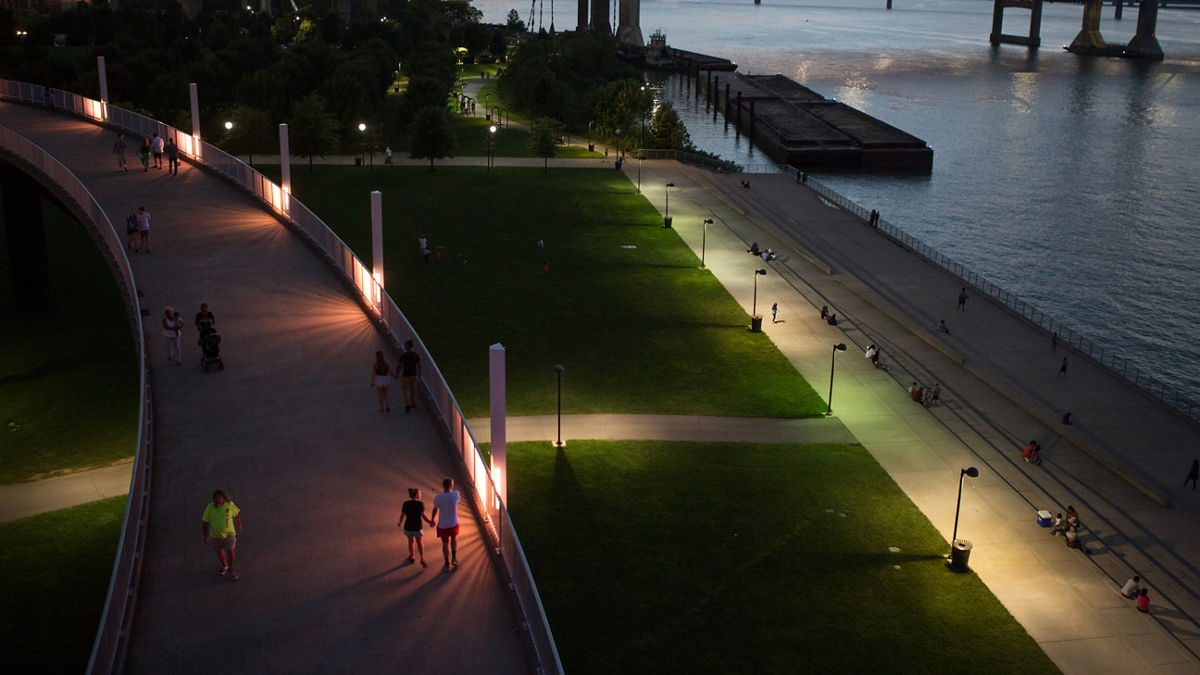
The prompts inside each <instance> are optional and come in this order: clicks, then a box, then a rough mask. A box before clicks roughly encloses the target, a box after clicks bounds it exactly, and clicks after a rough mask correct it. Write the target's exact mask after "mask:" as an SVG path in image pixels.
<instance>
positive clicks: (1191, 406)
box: [780, 165, 1200, 422]
mask: <svg viewBox="0 0 1200 675" xmlns="http://www.w3.org/2000/svg"><path fill="white" fill-rule="evenodd" d="M780 169H781V170H783V171H784V172H785V173H787V174H788V175H791V176H795V177H796V181H797V182H799V183H803V184H804V185H806V186H808V187H810V188H812V189H813V190H814V191H816V193H817V194H818V195H820V196H821V197H822V198H823V199H825V200H827V201H829V202H831V203H833V204H835V205H837V206H838V207H840V208H842V209H845V210H846V211H849V212H850V213H853V214H854V215H856V216H858V217H859V218H861V219H862V220H863V221H868V220H869V219H870V215H871V212H870V210H868V209H866V208H864V207H862V206H860V205H858V204H856V203H854V202H852V201H850V200H849V199H848V198H846V197H845V196H844V195H842V194H839V193H838V192H836V191H834V190H832V189H830V188H829V187H828V186H826V185H824V184H822V183H821V182H820V181H818V180H816V179H814V178H812V177H811V176H809V175H808V174H806V173H804V172H802V171H799V170H797V169H796V168H795V167H792V166H784V165H781V166H780ZM876 229H878V230H879V232H881V233H882V234H883V235H884V236H886V237H888V238H889V239H891V240H892V241H895V242H896V243H898V244H901V245H903V246H904V247H906V248H908V249H909V250H911V251H912V252H914V253H916V254H917V255H919V256H921V257H922V258H925V259H926V260H928V261H929V262H931V263H933V264H935V265H937V266H938V267H941V268H942V269H944V270H946V271H947V272H949V273H950V274H953V275H954V276H956V277H958V278H959V279H960V280H961V281H962V282H963V284H964V285H966V286H970V287H972V288H973V289H975V290H976V291H978V292H980V293H983V294H984V295H987V296H988V297H990V298H992V299H993V300H995V301H996V302H997V303H999V304H1001V305H1003V306H1004V307H1007V308H1008V309H1010V310H1012V311H1013V312H1015V313H1017V314H1019V315H1020V316H1021V317H1022V318H1024V319H1025V320H1027V321H1029V322H1030V323H1032V324H1034V325H1036V326H1037V327H1039V328H1041V329H1042V330H1044V331H1046V334H1047V335H1053V334H1055V333H1057V334H1058V340H1059V341H1060V342H1061V343H1062V344H1064V345H1069V346H1071V347H1073V348H1075V349H1076V350H1078V351H1079V353H1081V354H1083V355H1084V356H1086V357H1087V358H1089V359H1091V360H1092V361H1094V362H1096V363H1097V364H1098V365H1100V366H1101V367H1103V368H1107V369H1108V370H1109V371H1110V372H1112V373H1113V374H1114V375H1116V376H1117V377H1119V378H1121V379H1123V380H1125V381H1126V382H1127V383H1128V384H1130V385H1132V386H1133V387H1135V388H1137V389H1140V390H1141V391H1143V392H1145V393H1146V394H1148V395H1150V396H1152V397H1154V398H1156V399H1158V400H1159V401H1162V403H1163V404H1164V405H1166V406H1167V407H1168V408H1171V409H1173V410H1175V411H1177V412H1178V413H1179V414H1181V415H1183V416H1184V417H1186V418H1188V419H1190V420H1192V421H1194V422H1200V405H1197V404H1196V403H1195V402H1194V401H1192V400H1191V399H1190V398H1189V397H1188V396H1187V394H1185V393H1184V392H1183V391H1181V390H1180V389H1179V388H1178V387H1175V386H1172V385H1169V384H1167V383H1166V382H1164V381H1162V380H1161V379H1159V378H1158V377H1155V376H1154V375H1153V374H1151V373H1149V372H1146V371H1145V370H1143V369H1142V368H1139V367H1138V366H1135V365H1133V364H1131V363H1130V362H1129V360H1128V359H1126V358H1125V357H1123V356H1118V355H1117V354H1115V353H1113V350H1111V349H1108V348H1105V347H1103V346H1100V345H1097V344H1096V342H1095V341H1093V340H1091V339H1089V338H1087V337H1085V336H1084V335H1082V334H1081V333H1080V332H1079V331H1077V330H1075V329H1074V328H1072V327H1070V326H1068V325H1066V324H1064V323H1063V322H1061V321H1058V320H1056V319H1054V318H1053V317H1051V316H1050V315H1048V314H1046V313H1045V312H1043V311H1042V310H1041V309H1039V308H1038V307H1036V306H1034V305H1033V304H1032V303H1029V302H1026V301H1025V300H1023V299H1021V298H1020V296H1018V295H1017V294H1016V293H1013V292H1011V291H1008V290H1006V289H1004V288H1003V287H1001V286H999V285H997V284H995V283H993V282H991V281H989V280H988V279H987V278H986V277H984V276H983V275H981V274H978V273H976V272H974V271H972V270H970V269H968V268H967V267H966V266H965V265H963V264H962V263H960V262H958V261H957V260H954V259H953V258H950V257H948V256H946V255H943V254H942V253H941V252H940V251H938V250H937V249H935V248H933V247H932V246H929V245H928V244H926V243H925V242H923V241H921V240H920V239H917V238H916V237H914V236H912V235H911V234H909V233H907V232H905V231H904V230H901V229H900V228H898V227H896V226H895V225H892V224H891V223H889V222H887V221H886V220H884V219H883V218H878V217H877V220H876Z"/></svg>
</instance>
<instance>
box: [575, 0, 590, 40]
mask: <svg viewBox="0 0 1200 675" xmlns="http://www.w3.org/2000/svg"><path fill="white" fill-rule="evenodd" d="M587 27H588V0H579V11H578V15H577V16H576V19H575V30H576V31H577V32H583V31H585V30H587Z"/></svg>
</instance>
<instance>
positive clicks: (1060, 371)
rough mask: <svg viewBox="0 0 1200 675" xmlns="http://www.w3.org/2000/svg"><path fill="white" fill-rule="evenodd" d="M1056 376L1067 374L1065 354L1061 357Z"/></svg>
mask: <svg viewBox="0 0 1200 675" xmlns="http://www.w3.org/2000/svg"><path fill="white" fill-rule="evenodd" d="M1058 376H1059V377H1066V376H1067V357H1065V356H1064V357H1063V360H1062V365H1061V366H1059V367H1058Z"/></svg>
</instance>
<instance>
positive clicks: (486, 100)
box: [483, 92, 492, 122]
mask: <svg viewBox="0 0 1200 675" xmlns="http://www.w3.org/2000/svg"><path fill="white" fill-rule="evenodd" d="M491 102H492V94H491V93H490V92H489V93H487V94H484V95H483V112H484V113H486V114H487V118H488V121H489V122H490V121H491V119H492V110H491V108H489V107H488V106H489V105H491Z"/></svg>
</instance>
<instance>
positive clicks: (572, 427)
mask: <svg viewBox="0 0 1200 675" xmlns="http://www.w3.org/2000/svg"><path fill="white" fill-rule="evenodd" d="M467 423H468V424H469V425H470V427H471V433H472V434H474V435H475V441H476V442H477V443H489V442H491V436H492V429H491V425H490V423H489V420H488V418H486V417H482V418H476V419H471V420H467ZM505 424H506V428H505V431H504V433H505V439H506V440H507V441H508V442H510V443H517V442H520V441H557V440H558V438H559V436H558V418H557V417H555V416H554V415H531V416H528V417H509V418H508V419H507V420H506V422H505ZM562 439H563V441H564V442H566V441H571V440H604V441H618V440H637V441H701V442H714V443H717V442H721V443H854V442H855V440H854V437H853V436H851V435H850V432H849V431H847V430H846V427H845V426H844V425H842V422H841V420H839V419H837V418H836V417H828V418H825V417H822V418H810V419H759V418H753V417H690V416H687V415H563V417H562Z"/></svg>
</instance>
